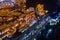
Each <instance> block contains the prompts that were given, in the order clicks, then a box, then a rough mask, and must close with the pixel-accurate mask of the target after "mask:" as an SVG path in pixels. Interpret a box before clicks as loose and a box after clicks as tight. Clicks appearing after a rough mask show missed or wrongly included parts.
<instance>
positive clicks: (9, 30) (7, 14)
mask: <svg viewBox="0 0 60 40" xmlns="http://www.w3.org/2000/svg"><path fill="white" fill-rule="evenodd" d="M15 5H17V7H18V8H15V7H14V6H10V5H9V6H6V5H4V6H0V16H1V17H0V30H1V31H2V39H3V38H5V37H6V36H7V37H8V36H9V35H12V34H14V33H15V32H16V31H17V28H18V29H19V30H20V31H22V30H23V29H24V28H25V27H26V26H27V25H28V24H30V23H31V22H32V21H33V20H35V19H36V15H35V12H34V8H33V7H29V9H28V10H26V4H25V1H24V0H16V2H15ZM22 5H23V6H22ZM36 10H38V13H37V14H39V15H44V14H45V13H47V12H48V10H47V11H46V10H44V5H41V4H38V5H37V7H36ZM20 11H21V12H20ZM2 22H3V23H2Z"/></svg>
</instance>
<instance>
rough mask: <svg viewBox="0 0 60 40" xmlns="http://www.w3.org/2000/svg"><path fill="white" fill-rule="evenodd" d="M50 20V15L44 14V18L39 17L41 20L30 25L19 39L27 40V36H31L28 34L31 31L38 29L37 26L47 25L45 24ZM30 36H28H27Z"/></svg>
mask: <svg viewBox="0 0 60 40" xmlns="http://www.w3.org/2000/svg"><path fill="white" fill-rule="evenodd" d="M49 20H50V17H49V16H48V15H44V16H43V17H42V18H39V20H38V21H37V22H36V23H35V24H34V25H32V26H31V27H29V28H28V29H27V30H26V31H25V32H23V33H22V35H20V36H19V37H18V38H17V39H19V40H25V39H26V38H28V37H30V36H31V35H30V36H28V35H29V33H31V32H32V31H33V30H34V31H38V30H37V26H39V27H43V26H45V24H47V22H48V21H49ZM27 36H28V37H27Z"/></svg>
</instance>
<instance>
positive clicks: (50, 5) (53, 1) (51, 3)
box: [27, 0, 59, 11]
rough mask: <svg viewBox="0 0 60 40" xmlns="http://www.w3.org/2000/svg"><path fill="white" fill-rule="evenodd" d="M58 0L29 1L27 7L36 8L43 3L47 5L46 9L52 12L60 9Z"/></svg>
mask: <svg viewBox="0 0 60 40" xmlns="http://www.w3.org/2000/svg"><path fill="white" fill-rule="evenodd" d="M57 1H58V0H34V1H33V0H27V7H30V6H32V7H35V6H36V4H38V3H41V4H44V5H45V9H48V10H50V11H55V10H58V9H59V6H58V5H57Z"/></svg>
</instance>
